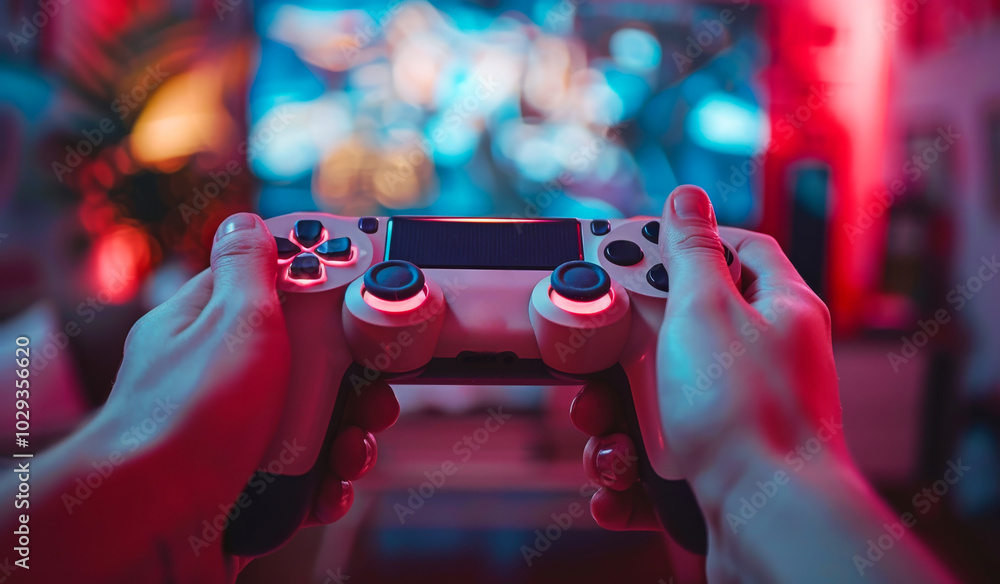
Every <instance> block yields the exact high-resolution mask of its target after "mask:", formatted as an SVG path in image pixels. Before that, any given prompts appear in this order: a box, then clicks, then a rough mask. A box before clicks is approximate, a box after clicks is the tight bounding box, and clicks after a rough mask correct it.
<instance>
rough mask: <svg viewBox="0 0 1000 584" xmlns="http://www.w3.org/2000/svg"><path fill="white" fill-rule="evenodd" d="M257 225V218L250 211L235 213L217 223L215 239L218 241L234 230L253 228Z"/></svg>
mask: <svg viewBox="0 0 1000 584" xmlns="http://www.w3.org/2000/svg"><path fill="white" fill-rule="evenodd" d="M256 226H257V218H256V217H254V216H253V215H251V214H250V213H237V214H235V215H233V216H232V217H230V218H229V219H226V220H225V221H223V222H222V225H219V229H218V231H216V232H215V241H219V240H220V239H222V238H223V237H225V236H227V235H229V234H230V233H233V232H234V231H241V230H243V229H253V228H254V227H256Z"/></svg>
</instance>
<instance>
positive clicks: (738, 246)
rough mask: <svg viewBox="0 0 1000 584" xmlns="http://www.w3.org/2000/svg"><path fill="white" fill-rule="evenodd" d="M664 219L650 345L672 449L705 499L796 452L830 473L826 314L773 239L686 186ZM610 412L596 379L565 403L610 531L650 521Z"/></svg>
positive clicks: (841, 449) (613, 400) (837, 464)
mask: <svg viewBox="0 0 1000 584" xmlns="http://www.w3.org/2000/svg"><path fill="white" fill-rule="evenodd" d="M661 226H662V227H661V230H662V232H661V234H660V242H661V244H660V245H661V248H662V249H661V251H662V256H663V260H664V264H665V265H666V267H667V271H668V272H669V274H670V288H671V292H670V299H669V300H668V301H667V307H666V314H665V317H664V321H663V325H662V328H661V330H660V336H659V343H658V354H657V371H658V376H659V379H658V385H659V391H658V395H659V402H660V412H661V417H662V421H663V432H664V436H666V438H667V441H668V443H669V448H670V451H671V453H672V455H673V456H674V457H675V460H676V463H677V464H678V466H679V468H680V470H681V472H682V473H683V474H684V476H685V478H687V479H688V480H689V481H690V482H691V485H692V488H693V489H694V491H695V494H696V496H697V497H698V499H699V502H700V503H701V504H702V506H703V508H704V507H705V506H706V502H708V501H713V500H718V499H719V498H720V497H722V496H724V492H723V491H724V490H725V489H726V488H727V486H728V485H732V484H733V483H734V482H736V481H738V480H739V478H740V477H742V476H744V475H746V474H747V473H748V470H749V469H751V468H757V469H759V468H760V465H761V464H764V465H769V466H773V467H774V468H776V469H778V468H782V467H783V465H787V464H788V461H789V460H792V461H793V462H794V463H796V464H797V463H798V460H801V461H802V462H803V463H804V464H805V465H809V466H810V467H812V468H819V467H820V466H823V467H824V468H826V469H831V470H832V471H833V472H839V470H840V469H845V470H846V469H852V468H853V465H852V464H851V463H850V460H849V456H848V454H847V448H846V445H845V442H844V437H843V432H842V430H841V425H840V421H841V408H840V401H839V397H838V391H837V373H836V370H835V368H834V360H833V350H832V344H831V337H830V313H829V311H828V310H827V308H826V306H825V305H824V304H823V302H822V301H821V300H820V299H819V298H818V297H817V296H816V294H814V293H813V291H812V290H811V289H810V288H809V287H808V286H807V285H806V283H805V282H804V281H803V280H802V278H801V277H800V276H799V274H798V273H797V272H796V271H795V269H794V268H793V267H792V265H791V263H790V262H789V261H788V259H787V258H786V257H785V255H784V253H782V251H781V248H780V247H779V246H778V244H777V243H776V242H775V240H774V239H772V238H771V237H768V236H766V235H761V234H757V233H751V232H748V231H744V230H740V229H731V228H722V229H721V230H720V229H719V228H718V227H717V225H716V220H715V213H714V211H713V209H712V206H711V202H710V201H709V198H708V195H706V194H705V192H704V191H703V190H701V189H699V188H697V187H692V186H682V187H679V188H678V189H676V190H675V191H674V192H673V193H672V194H671V196H670V198H669V199H668V201H667V204H666V206H665V208H664V211H663V220H662V222H661ZM720 233H721V235H722V237H724V238H725V239H726V241H728V242H729V243H730V244H731V245H732V246H733V248H734V249H735V250H736V253H737V254H738V255H739V258H740V261H741V263H742V266H743V272H742V284H743V290H742V291H741V290H738V289H737V287H736V286H735V285H734V284H733V281H732V277H731V276H730V273H729V270H728V268H727V266H726V261H725V258H724V255H723V254H722V252H721V249H722V244H721V241H720ZM618 410H620V406H619V404H618V403H617V397H615V395H614V393H613V392H612V391H611V390H610V389H609V388H607V387H603V386H599V385H596V384H593V385H588V386H587V387H585V388H584V389H583V390H582V391H581V392H580V394H579V395H578V396H577V398H576V400H575V401H574V403H573V406H572V417H573V420H574V422H575V423H576V425H577V426H578V427H579V428H580V429H581V430H583V431H584V432H586V433H589V434H590V435H591V436H592V438H591V439H590V441H589V442H588V444H587V447H586V450H585V452H584V466H585V468H586V469H587V472H588V474H589V476H590V477H591V478H592V479H594V480H595V481H597V482H598V483H599V484H601V485H603V488H601V489H600V490H599V491H598V492H597V493H596V494H595V495H594V497H593V499H592V501H591V511H592V513H593V515H594V518H595V519H596V520H597V522H598V523H599V524H600V525H602V526H604V527H606V528H609V529H656V528H658V525H659V524H658V522H657V520H656V518H655V516H654V514H653V511H652V505H651V503H650V501H649V500H648V498H647V496H646V494H645V492H644V491H643V489H642V488H641V486H640V485H638V484H636V480H637V472H636V470H635V469H634V468H625V469H624V472H620V473H618V474H616V472H614V471H613V470H612V469H614V468H615V467H614V465H612V464H611V463H612V462H613V461H615V460H618V459H620V458H621V457H622V455H623V454H631V453H632V452H634V451H635V449H634V446H633V444H632V442H631V439H630V438H629V437H628V436H627V435H625V434H623V433H620V431H619V430H620V428H621V427H622V426H623V421H622V419H621V418H620V417H619V416H618V415H613V414H609V413H608V412H616V411H618ZM810 439H822V442H821V444H822V449H821V450H820V451H819V452H817V453H814V454H810V453H809V452H807V453H806V455H807V456H809V457H810V459H809V461H805V460H804V459H801V457H799V458H798V460H796V459H793V457H797V456H798V455H797V454H795V453H796V449H797V448H801V447H802V445H804V444H806V443H807V442H809V441H810ZM633 467H634V465H633ZM709 512H710V511H709V510H708V509H706V513H707V514H708V513H709ZM708 519H709V525H710V530H711V524H712V521H711V517H708Z"/></svg>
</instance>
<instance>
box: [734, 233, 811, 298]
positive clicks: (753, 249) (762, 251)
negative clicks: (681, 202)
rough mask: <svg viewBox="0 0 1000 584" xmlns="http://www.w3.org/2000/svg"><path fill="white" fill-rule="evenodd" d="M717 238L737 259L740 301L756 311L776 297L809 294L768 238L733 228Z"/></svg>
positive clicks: (808, 289)
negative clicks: (725, 242)
mask: <svg viewBox="0 0 1000 584" xmlns="http://www.w3.org/2000/svg"><path fill="white" fill-rule="evenodd" d="M719 234H720V235H721V236H722V238H723V239H725V240H726V241H727V242H729V244H730V245H731V246H733V249H735V250H736V254H737V255H738V256H739V258H740V264H741V266H742V280H743V297H744V298H746V301H747V302H748V303H749V304H750V305H752V306H754V307H758V306H759V305H760V304H761V303H762V302H764V301H771V300H774V299H775V298H776V297H779V296H788V295H793V296H798V295H800V294H809V295H812V294H813V292H812V289H811V288H809V285H808V284H806V282H805V280H803V279H802V276H800V275H799V272H798V271H797V270H796V269H795V266H793V265H792V262H791V261H790V260H789V259H788V256H786V255H785V252H784V251H782V249H781V246H780V245H778V242H777V241H775V239H774V238H773V237H771V236H770V235H765V234H763V233H755V232H753V231H746V230H745V229H736V228H734V227H720V228H719Z"/></svg>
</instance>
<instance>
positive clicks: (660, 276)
mask: <svg viewBox="0 0 1000 584" xmlns="http://www.w3.org/2000/svg"><path fill="white" fill-rule="evenodd" d="M646 281H647V282H649V285H650V286H652V287H653V288H656V289H657V290H661V291H663V292H670V278H669V277H667V269H666V268H664V267H663V264H656V265H655V266H653V267H652V268H649V271H648V272H646Z"/></svg>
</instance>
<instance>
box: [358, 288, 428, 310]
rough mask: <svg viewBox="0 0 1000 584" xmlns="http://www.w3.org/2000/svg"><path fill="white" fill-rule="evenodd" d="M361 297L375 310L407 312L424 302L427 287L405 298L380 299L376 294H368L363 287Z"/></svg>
mask: <svg viewBox="0 0 1000 584" xmlns="http://www.w3.org/2000/svg"><path fill="white" fill-rule="evenodd" d="M361 297H362V298H364V300H365V304H367V305H368V306H371V307H372V308H374V309H375V310H381V311H382V312H408V311H410V310H415V309H416V308H419V307H420V305H421V304H423V303H424V300H425V299H426V298H427V288H426V287H425V288H424V289H423V290H421V291H420V292H417V295H416V296H414V297H413V298H407V299H406V300H382V299H381V298H378V297H377V296H374V295H372V294H369V293H368V291H367V290H365V289H364V288H362V289H361Z"/></svg>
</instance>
